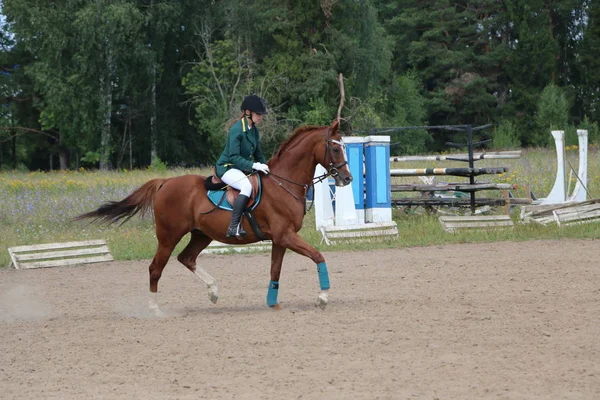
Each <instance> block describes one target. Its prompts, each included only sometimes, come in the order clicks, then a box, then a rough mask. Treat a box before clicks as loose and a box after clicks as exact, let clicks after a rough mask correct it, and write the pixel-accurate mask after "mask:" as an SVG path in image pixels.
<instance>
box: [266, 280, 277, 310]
mask: <svg viewBox="0 0 600 400" xmlns="http://www.w3.org/2000/svg"><path fill="white" fill-rule="evenodd" d="M278 293H279V282H275V281H270V282H269V291H268V292H267V305H268V306H269V307H273V306H274V305H277V294H278Z"/></svg>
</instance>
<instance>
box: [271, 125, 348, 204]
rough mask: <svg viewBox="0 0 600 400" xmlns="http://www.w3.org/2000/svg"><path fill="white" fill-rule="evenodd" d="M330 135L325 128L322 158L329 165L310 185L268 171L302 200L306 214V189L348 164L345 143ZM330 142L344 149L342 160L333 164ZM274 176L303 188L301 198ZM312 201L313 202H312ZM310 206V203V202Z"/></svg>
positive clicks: (280, 184)
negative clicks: (331, 137)
mask: <svg viewBox="0 0 600 400" xmlns="http://www.w3.org/2000/svg"><path fill="white" fill-rule="evenodd" d="M330 136H331V129H327V136H326V137H325V154H324V158H326V159H327V161H328V162H329V165H328V166H326V167H325V169H326V170H327V172H326V173H324V174H323V175H321V176H317V177H315V178H313V181H312V182H311V183H310V185H307V184H304V183H298V182H295V181H292V180H290V179H287V178H285V177H283V176H280V175H277V174H274V173H272V172H271V173H270V174H269V176H270V177H271V178H272V179H273V180H274V181H275V182H276V183H277V184H278V185H279V186H280V187H282V188H283V189H284V190H285V191H286V192H288V193H289V194H291V195H292V196H293V197H294V198H295V199H296V200H298V201H300V202H302V203H303V204H304V214H306V212H307V211H310V208H309V209H308V210H307V209H306V195H307V194H308V189H309V188H310V187H311V186H312V187H314V185H315V183H319V182H321V181H323V180H325V179H327V178H328V177H330V176H332V177H336V176H338V175H339V168H342V167H343V166H344V165H347V164H348V159H347V158H346V151H345V148H346V146H345V144H344V143H343V142H342V141H340V140H335V139H330V138H329V137H330ZM332 144H337V145H338V146H340V147H341V148H342V150H343V151H344V161H343V162H339V163H337V164H334V163H333V161H332V159H331V154H330V152H329V149H330V147H331V146H332ZM274 177H277V178H279V179H282V180H284V181H286V182H288V183H291V184H293V185H297V186H301V187H303V188H304V195H303V196H302V198H300V197H298V196H297V195H296V194H295V193H294V192H292V191H291V190H289V189H288V188H287V187H285V185H284V184H283V183H282V182H281V181H278V180H277V179H275V178H274ZM313 193H314V189H313ZM313 203H314V202H313ZM311 207H312V204H311Z"/></svg>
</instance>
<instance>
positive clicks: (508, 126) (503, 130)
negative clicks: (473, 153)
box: [492, 120, 521, 149]
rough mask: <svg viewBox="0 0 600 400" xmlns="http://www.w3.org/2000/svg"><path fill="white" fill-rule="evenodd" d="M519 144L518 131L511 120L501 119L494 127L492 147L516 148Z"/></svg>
mask: <svg viewBox="0 0 600 400" xmlns="http://www.w3.org/2000/svg"><path fill="white" fill-rule="evenodd" d="M520 146H521V143H520V142H519V131H518V129H517V126H516V125H515V123H514V122H512V121H511V120H503V121H501V122H500V124H499V125H498V126H497V127H496V128H495V129H494V135H493V142H492V147H493V148H495V149H517V148H519V147H520Z"/></svg>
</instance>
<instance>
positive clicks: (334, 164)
mask: <svg viewBox="0 0 600 400" xmlns="http://www.w3.org/2000/svg"><path fill="white" fill-rule="evenodd" d="M317 153H321V154H322V155H321V156H319V154H317V161H318V162H319V164H321V165H322V166H324V167H325V169H326V170H327V172H328V173H329V174H330V175H331V176H332V177H333V179H334V180H335V185H336V186H346V185H348V184H349V183H350V182H352V174H351V173H350V170H349V169H348V157H347V156H346V146H345V145H344V142H342V136H341V134H340V124H339V121H338V120H335V121H334V122H333V123H332V124H331V126H330V127H329V128H327V133H326V134H325V143H324V144H323V151H322V152H317Z"/></svg>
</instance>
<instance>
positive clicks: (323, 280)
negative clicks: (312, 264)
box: [317, 262, 330, 290]
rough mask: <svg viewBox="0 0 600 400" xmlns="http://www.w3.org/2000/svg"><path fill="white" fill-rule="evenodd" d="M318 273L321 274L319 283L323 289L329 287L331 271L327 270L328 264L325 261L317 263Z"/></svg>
mask: <svg viewBox="0 0 600 400" xmlns="http://www.w3.org/2000/svg"><path fill="white" fill-rule="evenodd" d="M317 273H318V274H319V284H321V290H327V289H329V288H330V285H329V272H327V264H326V263H325V262H321V263H318V264H317Z"/></svg>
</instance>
